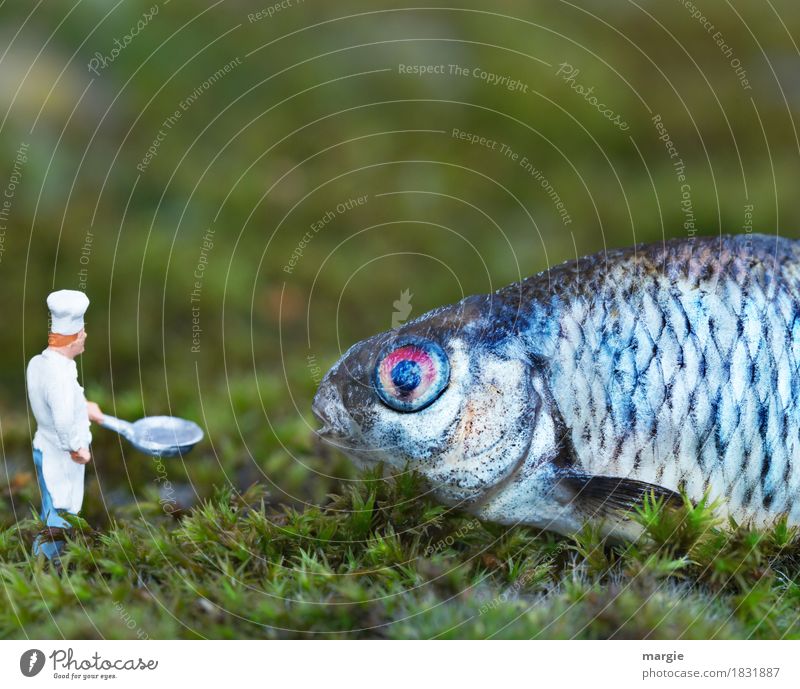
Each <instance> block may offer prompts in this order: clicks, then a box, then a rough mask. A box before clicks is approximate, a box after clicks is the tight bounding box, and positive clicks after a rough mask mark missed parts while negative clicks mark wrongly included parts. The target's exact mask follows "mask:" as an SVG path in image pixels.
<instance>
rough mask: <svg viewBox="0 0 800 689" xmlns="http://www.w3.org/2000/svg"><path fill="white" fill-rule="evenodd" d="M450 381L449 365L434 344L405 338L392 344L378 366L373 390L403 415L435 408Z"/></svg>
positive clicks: (385, 402) (442, 351)
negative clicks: (429, 407) (433, 406)
mask: <svg viewBox="0 0 800 689" xmlns="http://www.w3.org/2000/svg"><path fill="white" fill-rule="evenodd" d="M449 381H450V362H449V361H448V359H447V354H445V351H444V350H443V349H442V348H441V347H440V346H439V345H438V344H436V343H435V342H433V341H432V340H426V339H423V338H417V337H414V338H402V339H400V340H395V341H394V342H392V343H390V344H389V345H388V346H387V347H386V348H385V349H384V351H383V352H382V353H381V355H380V356H379V357H378V362H377V364H376V365H375V371H374V373H373V386H374V387H375V392H376V393H377V394H378V397H379V398H380V400H381V402H383V403H384V404H385V405H386V406H387V407H390V408H391V409H394V410H395V411H400V412H415V411H419V410H421V409H424V408H425V407H427V406H428V405H430V404H432V403H433V402H434V401H435V400H436V398H437V397H439V395H441V394H442V392H443V391H444V389H445V388H446V387H447V384H448V383H449Z"/></svg>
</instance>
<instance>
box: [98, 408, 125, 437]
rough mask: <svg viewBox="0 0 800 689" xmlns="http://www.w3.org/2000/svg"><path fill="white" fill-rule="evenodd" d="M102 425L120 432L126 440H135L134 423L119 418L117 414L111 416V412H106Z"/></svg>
mask: <svg viewBox="0 0 800 689" xmlns="http://www.w3.org/2000/svg"><path fill="white" fill-rule="evenodd" d="M100 425H101V426H103V427H104V428H108V429H109V430H110V431H114V432H115V433H119V434H120V435H121V436H122V437H123V438H125V439H126V440H133V424H132V423H131V422H130V421H124V420H123V419H118V418H117V417H116V416H111V414H106V413H105V412H104V413H103V423H101V424H100Z"/></svg>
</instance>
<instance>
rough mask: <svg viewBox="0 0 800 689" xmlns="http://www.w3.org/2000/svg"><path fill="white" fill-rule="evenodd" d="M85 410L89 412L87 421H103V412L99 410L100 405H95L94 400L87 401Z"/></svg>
mask: <svg viewBox="0 0 800 689" xmlns="http://www.w3.org/2000/svg"><path fill="white" fill-rule="evenodd" d="M86 411H88V412H89V421H94V423H103V412H102V411H100V407H98V406H97V403H96V402H87V403H86Z"/></svg>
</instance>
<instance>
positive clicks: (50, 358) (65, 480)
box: [27, 349, 92, 514]
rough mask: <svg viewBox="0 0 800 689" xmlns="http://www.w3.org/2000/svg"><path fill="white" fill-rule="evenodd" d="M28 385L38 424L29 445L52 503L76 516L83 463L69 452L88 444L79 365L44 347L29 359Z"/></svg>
mask: <svg viewBox="0 0 800 689" xmlns="http://www.w3.org/2000/svg"><path fill="white" fill-rule="evenodd" d="M27 383H28V398H29V399H30V403H31V409H32V410H33V415H34V417H36V425H37V428H36V435H34V437H33V447H34V449H37V450H40V451H41V453H42V473H43V474H44V483H45V485H46V486H47V490H48V491H49V492H50V495H51V497H52V500H53V507H55V508H56V509H63V510H67V511H69V512H71V513H73V514H77V513H78V512H79V511H80V509H81V503H82V502H83V477H84V472H85V467H84V465H83V464H78V463H77V462H76V461H74V460H73V459H72V457H70V454H69V453H70V452H71V451H72V452H74V451H76V450H79V449H80V448H82V447H89V445H90V444H91V442H92V433H91V431H90V430H89V425H90V422H89V413H88V411H87V409H86V397H85V396H84V394H83V388H82V387H81V386H80V385H79V384H78V367H77V366H76V365H75V362H74V361H73V360H72V359H68V358H67V357H65V356H64V355H63V354H59V353H58V352H54V351H53V350H51V349H45V350H44V351H43V352H42V353H41V354H37V355H36V356H35V357H33V358H32V359H31V360H30V362H29V363H28V370H27Z"/></svg>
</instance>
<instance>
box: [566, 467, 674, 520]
mask: <svg viewBox="0 0 800 689" xmlns="http://www.w3.org/2000/svg"><path fill="white" fill-rule="evenodd" d="M559 483H560V485H561V486H563V487H564V488H566V489H567V490H568V498H567V499H568V500H569V501H570V502H572V503H573V504H575V505H576V506H577V507H579V508H580V509H581V511H584V512H587V513H589V514H590V515H591V516H598V517H609V516H612V515H615V516H617V517H618V516H620V515H619V513H620V512H631V511H632V510H633V509H634V508H635V507H638V506H639V505H641V504H642V503H643V502H644V499H645V497H646V496H648V495H650V494H651V492H652V494H653V495H655V497H656V499H659V498H663V499H664V502H665V503H666V504H669V505H673V506H675V507H678V506H680V505H683V499H682V498H681V496H680V493H677V492H675V491H674V490H671V489H669V488H664V487H663V486H658V485H656V484H654V483H646V482H645V481H637V480H635V479H630V478H622V477H618V476H592V475H590V474H581V473H576V472H569V473H567V474H565V475H564V476H563V477H562V478H561V479H560V480H559Z"/></svg>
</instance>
